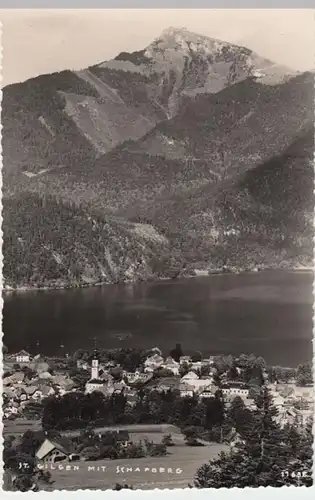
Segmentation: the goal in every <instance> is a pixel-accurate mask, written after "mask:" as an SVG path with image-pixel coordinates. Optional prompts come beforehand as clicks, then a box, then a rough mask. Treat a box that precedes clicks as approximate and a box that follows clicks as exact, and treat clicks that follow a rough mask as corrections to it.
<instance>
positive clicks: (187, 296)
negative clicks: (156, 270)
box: [3, 271, 313, 366]
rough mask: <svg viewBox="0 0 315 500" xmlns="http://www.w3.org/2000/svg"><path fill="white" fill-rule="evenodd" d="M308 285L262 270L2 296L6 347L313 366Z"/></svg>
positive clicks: (292, 275)
mask: <svg viewBox="0 0 315 500" xmlns="http://www.w3.org/2000/svg"><path fill="white" fill-rule="evenodd" d="M312 282H313V274H312V273H311V272H293V271H292V272H289V271H276V272H274V271H266V272H261V273H256V274H245V273H244V274H239V275H229V274H226V275H214V276H210V277H199V278H192V279H182V280H174V281H162V282H158V283H145V284H143V283H140V284H127V285H104V286H102V287H92V288H84V289H79V290H78V289H76V290H57V291H41V292H33V291H32V292H22V293H14V294H6V295H5V297H4V319H3V329H4V343H5V344H6V345H7V346H8V348H9V351H16V350H18V349H21V348H26V349H27V350H29V351H30V352H32V353H36V352H41V353H42V354H46V355H58V354H61V353H64V352H70V353H72V352H73V351H74V350H76V349H78V348H89V347H91V346H92V344H93V340H92V339H93V337H96V338H97V344H98V346H99V347H103V348H106V347H107V348H113V347H129V346H141V347H144V348H149V347H153V346H158V347H161V348H162V349H163V350H169V349H170V348H172V347H174V346H175V344H176V343H178V342H179V343H181V344H182V346H183V349H184V351H186V352H191V351H193V350H201V351H202V352H203V353H204V355H208V354H218V353H220V354H221V353H222V354H229V353H231V354H235V355H237V354H240V353H251V352H253V353H255V354H257V355H260V356H263V357H264V358H265V359H266V361H267V362H269V363H271V364H280V365H285V366H295V365H297V364H299V363H300V362H304V361H309V360H311V359H312V302H313V299H312ZM124 334H126V335H124ZM61 345H64V348H62V347H60V346H61Z"/></svg>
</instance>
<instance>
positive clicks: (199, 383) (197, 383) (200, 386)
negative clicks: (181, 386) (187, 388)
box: [186, 377, 217, 392]
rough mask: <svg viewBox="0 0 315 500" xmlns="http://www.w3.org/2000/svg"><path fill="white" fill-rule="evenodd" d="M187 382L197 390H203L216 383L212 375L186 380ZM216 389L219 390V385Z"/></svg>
mask: <svg viewBox="0 0 315 500" xmlns="http://www.w3.org/2000/svg"><path fill="white" fill-rule="evenodd" d="M186 382H187V383H189V385H191V386H192V387H193V389H194V391H195V392H201V391H203V390H204V389H206V388H207V387H209V386H212V385H214V384H213V380H212V378H211V377H206V378H196V379H190V380H186ZM215 390H217V387H215Z"/></svg>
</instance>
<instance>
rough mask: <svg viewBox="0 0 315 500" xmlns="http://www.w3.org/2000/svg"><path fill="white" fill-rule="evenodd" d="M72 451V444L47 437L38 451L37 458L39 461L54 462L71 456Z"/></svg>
mask: <svg viewBox="0 0 315 500" xmlns="http://www.w3.org/2000/svg"><path fill="white" fill-rule="evenodd" d="M72 451H73V450H72V449H71V446H70V445H67V444H65V443H61V442H59V441H58V440H55V439H54V440H52V439H45V441H44V442H43V443H42V444H41V446H40V447H39V449H38V450H37V452H36V458H37V460H39V462H44V463H54V462H59V461H61V460H65V459H67V458H70V457H71V454H72Z"/></svg>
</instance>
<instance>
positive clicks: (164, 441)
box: [162, 434, 174, 446]
mask: <svg viewBox="0 0 315 500" xmlns="http://www.w3.org/2000/svg"><path fill="white" fill-rule="evenodd" d="M162 444H164V445H165V446H174V443H173V440H172V435H171V434H167V435H166V436H163V438H162Z"/></svg>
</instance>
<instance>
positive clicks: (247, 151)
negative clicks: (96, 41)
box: [2, 29, 314, 286]
mask: <svg viewBox="0 0 315 500" xmlns="http://www.w3.org/2000/svg"><path fill="white" fill-rule="evenodd" d="M183 33H184V34H185V33H186V34H187V32H186V31H183V30H180V37H179V32H178V30H175V32H174V30H173V31H172V29H169V30H166V32H165V33H164V35H163V36H162V37H161V36H160V37H158V38H157V39H156V40H155V41H153V42H152V43H151V44H150V45H149V46H148V47H149V49H148V47H147V48H145V49H143V50H142V51H138V52H134V53H132V54H128V53H121V54H118V56H117V57H116V58H115V59H113V60H112V61H109V62H107V63H100V64H99V65H94V66H90V67H89V68H87V69H84V70H82V71H63V72H60V73H54V74H52V75H42V76H39V77H36V78H34V79H30V80H28V81H27V82H24V83H21V84H16V85H11V86H8V87H5V88H4V90H3V104H2V117H3V119H2V122H3V131H2V133H3V151H4V158H3V164H4V169H3V189H4V211H3V216H4V223H3V227H4V241H5V244H4V261H5V267H4V269H5V274H6V280H7V281H6V282H7V284H8V286H12V285H15V286H20V285H22V286H27V282H28V281H27V280H30V281H31V282H32V283H33V284H34V286H36V280H38V282H39V283H40V284H41V286H57V284H58V283H59V285H60V284H61V285H62V286H69V285H70V286H71V284H73V285H74V286H76V285H78V284H80V285H82V284H84V283H86V282H92V283H96V282H100V281H102V280H104V281H107V282H114V281H115V280H116V281H117V280H118V281H125V280H127V279H151V278H157V277H174V276H177V275H178V274H185V273H188V274H189V273H192V272H193V271H192V270H193V269H194V268H197V269H198V268H199V269H208V270H210V271H211V269H217V268H223V267H224V266H229V267H234V268H239V269H252V268H254V267H257V266H258V265H262V266H265V267H268V266H269V267H270V266H271V267H273V266H280V267H281V266H285V267H289V266H290V265H291V266H296V265H298V264H300V263H302V264H303V265H309V264H310V262H311V260H312V251H311V249H310V248H311V247H310V244H309V241H311V235H312V229H311V225H310V218H311V213H312V210H313V195H312V190H311V189H310V186H312V181H313V172H312V169H311V167H310V163H309V162H310V161H311V160H312V151H313V149H312V148H313V143H314V140H313V137H314V130H313V113H312V109H313V99H312V96H313V91H314V87H313V82H314V75H313V74H312V73H310V72H304V73H300V74H298V75H296V73H294V72H293V73H292V72H291V73H285V72H283V68H281V67H279V66H277V65H273V63H272V62H271V61H268V60H265V59H263V58H259V56H257V57H256V55H255V54H254V53H253V52H252V51H250V50H249V49H246V48H245V49H244V48H242V47H241V48H239V47H238V46H235V47H236V49H234V48H233V47H231V44H228V43H226V42H220V41H216V40H213V39H210V38H208V39H207V40H210V41H207V40H206V41H205V38H206V37H201V38H200V37H199V38H198V35H194V34H191V33H189V35H187V36H188V38H189V43H190V46H187V43H186V41H185V40H184V42H183V40H182V38H183ZM194 36H197V38H196V39H195V40H193V39H192V38H193V37H194ZM163 37H164V38H163ZM176 37H177V38H176ZM184 38H185V37H184ZM170 39H171V40H170ZM200 39H201V40H202V43H201V42H200V41H199V42H198V40H200ZM192 43H193V44H194V45H193V46H192V45H191V44H192ZM211 44H216V45H215V46H216V51H217V52H215V53H213V51H212V52H211V50H210V49H209V47H210V46H211V47H212V45H211ZM222 47H228V49H227V50H223V52H222ZM208 49H209V50H208ZM243 49H244V50H243ZM239 50H240V52H238V51H239ZM148 51H149V52H148ZM209 51H210V56H209ZM235 51H236V52H235ZM187 54H188V55H187ZM252 54H254V55H252ZM163 60H164V63H165V64H164V65H163V64H162V61H163ZM264 61H265V62H264ZM252 63H253V64H252ZM258 63H259V64H258ZM264 65H265V66H264ZM275 68H278V69H277V71H278V73H277V71H276V75H275V74H274V70H275ZM267 70H270V71H271V72H270V73H269V74H268V71H267ZM263 71H265V73H266V74H263ZM218 75H219V80H220V81H219V80H218ZM274 76H276V77H277V78H276V79H274ZM212 77H213V78H212ZM278 77H279V78H278ZM218 81H219V83H220V85H218ZM268 82H269V83H268ZM273 186H277V189H278V190H280V191H281V197H279V196H278V195H277V191H276V190H275V189H272V187H273ZM268 193H269V194H268ZM270 193H272V194H270ZM286 205H287V206H289V207H290V209H291V212H290V211H288V210H287V209H286ZM21 207H23V210H22V209H21ZM28 207H29V208H28ZM41 210H42V211H43V213H45V214H46V215H45V216H46V219H47V220H46V221H45V219H44V218H43V217H41V216H40V212H41ZM23 211H24V212H25V213H24V212H23ZM262 214H263V220H261V221H260V220H259V219H260V216H261V215H262ZM55 219H56V220H58V221H60V224H61V225H62V224H64V226H65V227H64V228H62V227H61V228H58V229H57V228H56V227H55ZM91 219H93V220H95V221H97V224H96V226H95V227H96V229H95V234H94V232H93V231H94V230H93V231H92V229H91V227H90V226H91V222H90V221H91ZM32 220H36V221H40V222H38V224H39V226H42V228H40V227H39V229H38V228H35V227H33V226H34V225H33V224H32ZM15 221H17V222H15ZM71 221H72V222H71ZM242 221H243V222H242ZM72 223H73V226H74V228H76V229H75V230H72V229H71V224H72ZM28 224H29V225H30V227H31V231H30V235H32V238H31V240H30V241H29V242H28V244H27V245H25V248H28V247H32V248H33V251H32V255H33V257H34V256H37V257H38V261H39V262H40V266H42V267H41V268H40V267H38V266H37V264H36V259H35V257H34V258H33V257H32V258H31V257H29V258H28V259H27V258H26V256H25V255H24V253H23V252H22V250H21V242H20V240H21V241H24V240H25V241H28V238H29V235H27V234H26V233H25V228H27V225H28ZM103 226H104V227H105V229H104V228H103ZM49 228H50V229H49ZM91 231H92V232H91ZM67 234H70V235H72V238H73V241H72V240H71V238H70V239H69V238H68V237H67V236H66V235H67ZM290 234H291V236H290ZM70 240H71V241H70ZM60 241H62V244H63V246H62V247H61V248H60V243H59V242H60ZM46 247H47V248H46ZM105 247H106V248H107V250H106V249H105ZM108 249H109V250H108ZM108 251H109V252H110V255H111V259H112V261H113V262H114V263H115V267H116V269H117V276H116V275H115V276H114V275H113V274H112V273H111V271H110V269H109V268H108V259H107V257H106V255H107V256H108ZM80 252H81V253H80ZM106 252H107V253H106ZM128 252H129V254H130V255H131V257H128V256H127V255H126V256H124V254H125V253H128ZM71 253H72V254H73V255H74V256H75V258H76V265H77V268H76V273H73V272H72V271H71V269H72V268H71V266H72V262H71V259H70V257H69V256H70V255H71ZM57 254H58V255H59V257H58V258H57V260H56V256H57ZM116 254H117V255H116ZM80 255H81V257H80ZM60 258H61V262H59V263H58V259H59V260H60ZM128 258H129V260H128ZM69 259H70V260H69ZM10 261H12V262H14V266H13V267H12V266H11V265H10ZM25 262H28V266H29V271H28V270H27V268H25ZM97 262H98V263H101V264H98V263H97ZM106 262H107V264H106ZM14 269H16V270H17V271H16V272H15V270H14ZM47 269H48V270H49V269H50V271H49V273H50V274H49V273H48V271H47ZM130 270H131V271H130ZM187 270H188V271H187ZM54 272H55V274H56V276H57V278H55V279H53V277H52V274H51V273H54ZM48 275H49V277H48ZM128 276H129V277H128ZM130 276H131V278H130Z"/></svg>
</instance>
